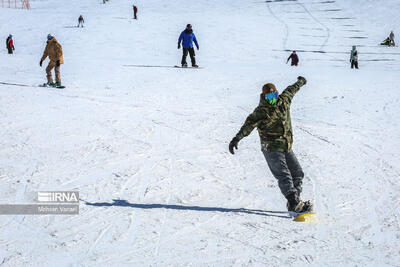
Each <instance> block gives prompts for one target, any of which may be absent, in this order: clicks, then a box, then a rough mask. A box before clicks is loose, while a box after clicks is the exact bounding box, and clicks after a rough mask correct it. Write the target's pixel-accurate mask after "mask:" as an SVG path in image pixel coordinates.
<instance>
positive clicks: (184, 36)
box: [178, 24, 199, 68]
mask: <svg viewBox="0 0 400 267" xmlns="http://www.w3.org/2000/svg"><path fill="white" fill-rule="evenodd" d="M193 42H194V43H195V44H196V47H197V50H199V44H198V43H197V39H196V36H195V35H194V33H193V29H192V25H190V24H188V25H186V29H185V30H184V31H183V32H182V33H181V35H180V36H179V39H178V49H180V48H181V43H182V46H183V55H182V61H181V64H182V67H184V68H186V67H187V63H186V57H187V55H188V53H189V55H190V60H191V61H192V67H193V68H198V67H199V66H197V65H196V59H195V53H194V48H193Z"/></svg>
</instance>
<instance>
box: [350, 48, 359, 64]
mask: <svg viewBox="0 0 400 267" xmlns="http://www.w3.org/2000/svg"><path fill="white" fill-rule="evenodd" d="M350 63H351V68H352V69H353V68H354V67H356V69H358V52H357V49H356V46H355V45H353V48H352V49H351V51H350Z"/></svg>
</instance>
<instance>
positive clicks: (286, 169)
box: [263, 151, 304, 197]
mask: <svg viewBox="0 0 400 267" xmlns="http://www.w3.org/2000/svg"><path fill="white" fill-rule="evenodd" d="M263 153H264V157H265V159H266V160H267V163H268V166H269V169H270V170H271V172H272V174H273V175H274V177H275V178H276V179H277V180H278V185H279V188H280V189H281V192H282V194H283V195H284V196H285V197H287V196H288V195H290V194H292V193H296V194H297V195H298V196H300V193H301V190H302V187H301V185H302V183H303V177H304V173H303V170H302V169H301V166H300V164H299V162H298V160H297V158H296V155H295V154H294V153H293V151H290V152H286V153H284V152H279V151H263Z"/></svg>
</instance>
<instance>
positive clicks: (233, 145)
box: [229, 137, 239, 154]
mask: <svg viewBox="0 0 400 267" xmlns="http://www.w3.org/2000/svg"><path fill="white" fill-rule="evenodd" d="M238 143H239V139H238V138H237V137H233V139H232V141H231V142H230V143H229V151H230V152H231V153H232V154H235V152H234V150H233V148H236V149H238Z"/></svg>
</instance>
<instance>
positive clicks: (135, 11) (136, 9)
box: [133, 5, 138, 19]
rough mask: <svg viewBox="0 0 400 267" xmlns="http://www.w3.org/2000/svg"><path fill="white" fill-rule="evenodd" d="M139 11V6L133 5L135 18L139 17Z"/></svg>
mask: <svg viewBox="0 0 400 267" xmlns="http://www.w3.org/2000/svg"><path fill="white" fill-rule="evenodd" d="M137 11H138V8H137V6H135V5H133V19H137Z"/></svg>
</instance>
